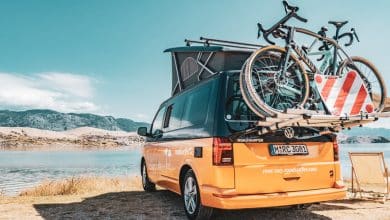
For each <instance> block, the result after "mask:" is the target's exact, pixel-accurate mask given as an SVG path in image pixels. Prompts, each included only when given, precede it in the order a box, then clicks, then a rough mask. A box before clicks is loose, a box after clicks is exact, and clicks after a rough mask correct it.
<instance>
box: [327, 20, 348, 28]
mask: <svg viewBox="0 0 390 220" xmlns="http://www.w3.org/2000/svg"><path fill="white" fill-rule="evenodd" d="M328 23H329V24H332V25H334V26H335V27H336V28H341V27H342V26H344V25H346V24H347V23H348V21H329V22H328Z"/></svg>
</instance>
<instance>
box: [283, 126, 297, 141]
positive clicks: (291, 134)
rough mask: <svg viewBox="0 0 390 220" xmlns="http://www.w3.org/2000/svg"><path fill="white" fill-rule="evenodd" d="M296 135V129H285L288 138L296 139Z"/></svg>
mask: <svg viewBox="0 0 390 220" xmlns="http://www.w3.org/2000/svg"><path fill="white" fill-rule="evenodd" d="M294 135H295V132H294V128H292V127H287V128H286V129H284V136H286V138H288V139H291V138H293V137H294Z"/></svg>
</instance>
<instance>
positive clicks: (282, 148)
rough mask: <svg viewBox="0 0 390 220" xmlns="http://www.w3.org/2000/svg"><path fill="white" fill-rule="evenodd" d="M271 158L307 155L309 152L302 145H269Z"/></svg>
mask: <svg viewBox="0 0 390 220" xmlns="http://www.w3.org/2000/svg"><path fill="white" fill-rule="evenodd" d="M269 151H270V154H271V156H290V155H308V154H309V151H308V150H307V146H306V145H304V144H270V145H269Z"/></svg>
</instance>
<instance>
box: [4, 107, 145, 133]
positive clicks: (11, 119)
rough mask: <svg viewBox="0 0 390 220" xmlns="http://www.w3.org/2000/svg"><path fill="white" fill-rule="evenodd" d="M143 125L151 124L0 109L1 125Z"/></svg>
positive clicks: (120, 128)
mask: <svg viewBox="0 0 390 220" xmlns="http://www.w3.org/2000/svg"><path fill="white" fill-rule="evenodd" d="M143 126H146V127H148V126H149V124H148V123H145V122H136V121H133V120H131V119H126V118H115V117H113V116H101V115H95V114H91V113H61V112H57V111H54V110H49V109H32V110H25V111H11V110H0V127H30V128H37V129H43V130H51V131H66V130H71V129H75V128H80V127H93V128H99V129H104V130H108V131H127V132H132V131H136V130H137V128H138V127H143Z"/></svg>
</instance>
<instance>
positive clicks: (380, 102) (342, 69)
mask: <svg viewBox="0 0 390 220" xmlns="http://www.w3.org/2000/svg"><path fill="white" fill-rule="evenodd" d="M351 60H352V61H353V64H351V62H350V61H348V60H344V61H343V62H342V63H341V64H340V66H339V70H338V71H337V75H339V76H343V75H344V74H346V73H347V72H348V71H349V70H355V71H357V72H358V73H359V75H360V76H361V77H362V79H363V81H364V83H365V85H366V87H367V89H368V90H369V94H370V97H371V99H372V101H373V103H374V106H375V109H374V111H375V112H382V111H383V109H384V108H385V101H386V97H387V91H386V85H385V83H384V80H383V77H382V75H381V74H380V73H379V71H378V69H377V68H376V67H375V66H374V64H372V63H371V62H370V61H368V60H367V59H365V58H363V57H351ZM367 70H368V71H369V72H368V73H366V72H364V71H367ZM372 73H373V74H372ZM372 78H373V80H375V81H372V80H371V79H372Z"/></svg>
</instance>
